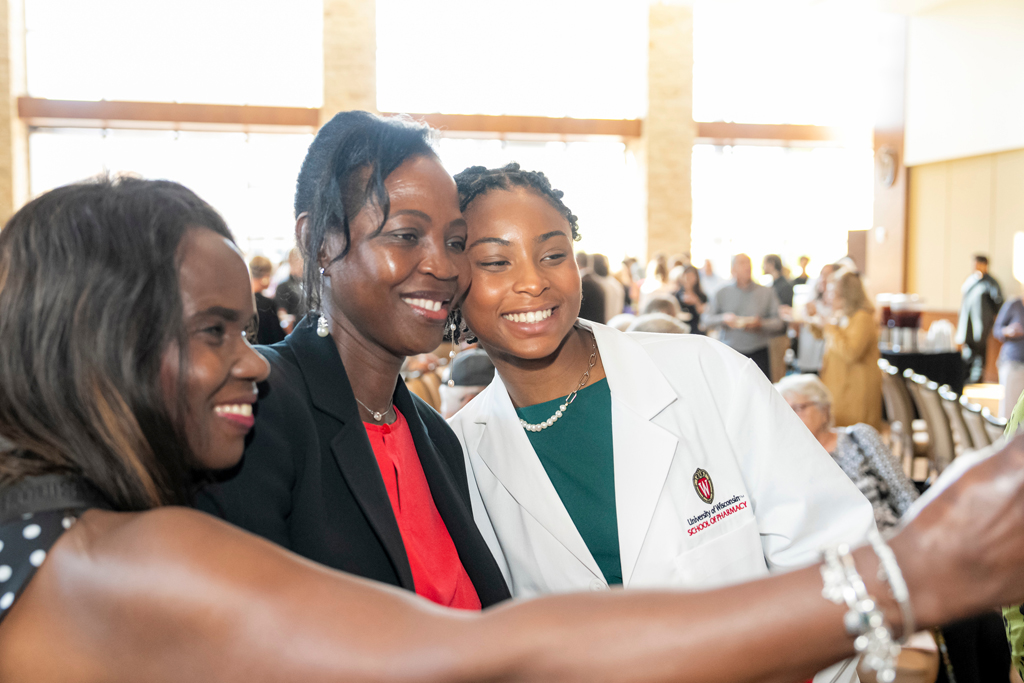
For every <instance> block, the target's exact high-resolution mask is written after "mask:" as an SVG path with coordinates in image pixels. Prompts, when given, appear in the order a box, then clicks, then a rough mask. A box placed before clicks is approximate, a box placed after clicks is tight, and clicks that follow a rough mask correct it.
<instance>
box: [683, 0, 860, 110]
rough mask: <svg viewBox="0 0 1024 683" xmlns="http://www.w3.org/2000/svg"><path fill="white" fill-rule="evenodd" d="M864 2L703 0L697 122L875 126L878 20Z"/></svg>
mask: <svg viewBox="0 0 1024 683" xmlns="http://www.w3.org/2000/svg"><path fill="white" fill-rule="evenodd" d="M866 5H870V3H856V2H851V3H828V2H819V3H807V2H764V0H698V1H697V2H696V4H695V6H694V19H693V21H694V34H693V59H694V68H693V117H694V119H695V120H697V121H735V122H741V123H802V124H815V125H827V126H849V127H854V128H861V129H865V128H870V127H871V124H872V116H873V114H874V99H873V98H874V92H873V84H874V82H875V73H874V69H875V68H876V67H875V66H874V55H875V53H876V52H877V50H876V49H875V44H874V41H875V40H876V39H877V33H876V30H877V25H878V20H877V15H874V14H872V11H871V10H870V8H869V7H866Z"/></svg>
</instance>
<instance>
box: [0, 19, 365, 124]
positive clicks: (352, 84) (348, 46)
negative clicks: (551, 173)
mask: <svg viewBox="0 0 1024 683" xmlns="http://www.w3.org/2000/svg"><path fill="white" fill-rule="evenodd" d="M0 1H2V0H0ZM8 1H12V0H8ZM349 109H365V110H367V111H377V3H376V2H375V0H324V104H323V107H322V108H321V109H320V123H321V124H323V123H326V122H327V121H329V120H330V119H331V117H332V116H334V115H335V114H337V113H338V112H339V111H347V110H349Z"/></svg>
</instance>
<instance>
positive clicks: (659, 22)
mask: <svg viewBox="0 0 1024 683" xmlns="http://www.w3.org/2000/svg"><path fill="white" fill-rule="evenodd" d="M649 23H650V43H649V48H648V69H647V71H648V73H647V80H648V113H647V120H646V121H644V130H643V138H644V139H643V142H644V147H645V148H646V154H645V157H646V162H647V174H646V175H647V254H648V256H651V255H653V254H654V253H655V252H659V251H662V252H665V253H666V254H667V255H672V254H675V253H679V252H689V251H690V223H691V219H692V210H693V201H692V197H691V192H690V164H691V156H692V154H693V142H694V139H695V138H696V137H697V125H696V124H695V123H694V122H693V9H692V8H691V7H687V6H685V5H681V4H673V3H670V2H652V3H651V7H650V15H649Z"/></svg>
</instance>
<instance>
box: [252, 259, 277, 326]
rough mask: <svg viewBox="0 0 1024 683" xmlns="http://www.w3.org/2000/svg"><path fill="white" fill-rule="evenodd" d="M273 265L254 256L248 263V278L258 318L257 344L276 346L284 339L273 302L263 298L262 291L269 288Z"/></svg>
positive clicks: (267, 260) (268, 260)
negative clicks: (250, 282) (250, 281)
mask: <svg viewBox="0 0 1024 683" xmlns="http://www.w3.org/2000/svg"><path fill="white" fill-rule="evenodd" d="M273 272H274V265H273V264H272V263H271V262H270V259H268V258H267V257H266V256H255V257H253V259H252V260H251V261H249V277H250V279H251V280H252V294H253V296H254V297H255V298H256V315H257V316H258V317H259V321H258V329H257V331H256V342H257V343H258V344H264V345H266V344H276V343H277V342H279V341H281V340H282V339H284V330H282V329H281V321H280V319H279V318H278V317H277V311H276V310H275V309H274V302H273V300H271V299H268V298H267V297H265V296H263V292H264V290H266V288H267V287H269V286H270V275H271V274H272V273H273Z"/></svg>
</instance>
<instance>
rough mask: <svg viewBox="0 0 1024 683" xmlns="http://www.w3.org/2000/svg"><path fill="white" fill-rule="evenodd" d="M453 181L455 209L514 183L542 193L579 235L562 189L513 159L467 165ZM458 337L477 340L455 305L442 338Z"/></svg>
mask: <svg viewBox="0 0 1024 683" xmlns="http://www.w3.org/2000/svg"><path fill="white" fill-rule="evenodd" d="M455 185H456V186H457V187H458V188H459V211H465V210H466V207H467V206H469V205H470V203H471V202H472V201H473V200H474V199H476V198H477V197H480V196H482V195H484V194H487V192H488V191H490V190H506V191H507V190H511V189H512V188H514V187H524V188H527V189H529V190H533V191H534V192H536V193H537V194H539V195H540V196H541V197H544V199H546V200H547V201H548V203H549V204H551V206H553V207H554V208H555V210H556V211H558V213H560V214H562V217H563V218H565V220H566V221H568V222H569V228H570V229H571V230H572V239H573V241H574V242H578V241H579V239H580V226H579V224H578V223H577V218H576V216H575V215H574V214H573V212H572V211H570V210H569V207H568V206H566V205H565V203H564V202H562V196H563V195H564V194H565V193H564V192H562V191H561V190H556V189H554V188H553V187H551V181H550V180H548V178H547V176H546V175H544V174H543V173H542V172H541V171H524V170H522V169H521V168H519V164H517V163H516V162H514V161H513V162H512V163H510V164H506V165H505V166H502V167H501V168H490V169H489V168H485V167H483V166H470V167H469V168H467V169H466V170H465V171H463V172H461V173H457V174H455ZM460 339H465V340H466V341H468V342H469V343H475V342H476V341H477V340H476V337H475V335H474V334H473V332H472V330H470V329H469V327H468V326H467V325H466V323H465V320H463V318H462V311H461V310H460V309H459V308H458V307H456V308H455V309H453V310H452V312H451V314H450V315H449V317H448V323H447V330H446V332H445V340H452V341H453V342H455V343H457V342H458V341H459V340H460Z"/></svg>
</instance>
